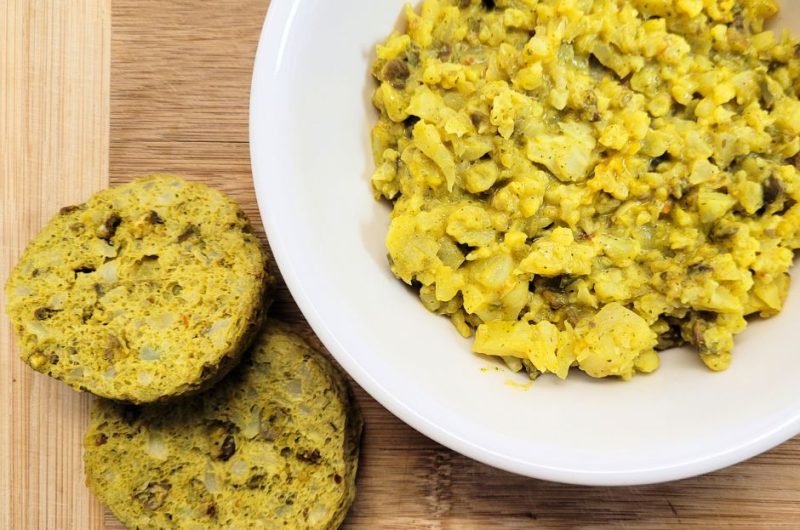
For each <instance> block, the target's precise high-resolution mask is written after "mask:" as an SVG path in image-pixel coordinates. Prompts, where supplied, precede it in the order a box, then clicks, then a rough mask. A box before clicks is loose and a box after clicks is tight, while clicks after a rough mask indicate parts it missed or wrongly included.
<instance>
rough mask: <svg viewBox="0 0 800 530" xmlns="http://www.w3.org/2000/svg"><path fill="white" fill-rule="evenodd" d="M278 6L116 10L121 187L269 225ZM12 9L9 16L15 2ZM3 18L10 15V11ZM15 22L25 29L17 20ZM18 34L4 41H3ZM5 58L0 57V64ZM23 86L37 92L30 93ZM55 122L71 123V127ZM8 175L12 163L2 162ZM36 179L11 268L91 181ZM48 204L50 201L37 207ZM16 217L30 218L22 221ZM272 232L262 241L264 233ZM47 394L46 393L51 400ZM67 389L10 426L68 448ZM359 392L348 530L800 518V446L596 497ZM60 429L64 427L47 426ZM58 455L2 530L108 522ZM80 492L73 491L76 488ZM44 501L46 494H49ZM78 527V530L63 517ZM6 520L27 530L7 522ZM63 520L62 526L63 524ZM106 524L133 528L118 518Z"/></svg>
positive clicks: (37, 460)
mask: <svg viewBox="0 0 800 530" xmlns="http://www.w3.org/2000/svg"><path fill="white" fill-rule="evenodd" d="M62 1H64V2H65V3H81V2H78V0H62ZM90 1H91V2H94V3H98V4H99V3H100V2H99V0H85V2H90ZM267 3H268V2H267V1H266V0H181V1H180V2H175V1H174V0H114V1H113V4H112V11H113V34H112V35H113V36H112V44H111V50H112V53H111V79H112V81H111V97H110V99H111V106H110V114H111V132H110V161H111V162H110V176H111V181H112V182H113V183H120V182H125V181H127V180H129V179H130V178H132V177H134V176H137V175H141V174H146V173H150V172H154V171H170V172H175V173H179V174H183V175H185V176H187V177H188V178H191V179H196V180H202V181H205V182H208V183H210V184H212V185H214V186H216V187H218V188H221V189H223V190H225V191H227V192H229V193H231V194H232V195H233V196H234V197H236V199H237V200H239V201H240V203H241V204H242V205H243V206H244V207H245V209H246V211H247V212H248V214H249V215H250V216H251V218H252V219H253V220H257V219H258V210H257V207H256V203H255V196H254V193H253V189H252V184H251V180H250V166H249V151H248V149H249V147H248V145H247V108H248V97H249V88H250V76H251V69H252V62H253V56H254V53H255V48H256V43H257V39H258V34H259V31H260V28H261V24H262V21H263V16H264V13H265V11H266V9H267ZM23 4H24V5H28V4H31V2H23V1H21V0H12V1H11V5H23ZM6 11H7V13H6V14H7V15H8V13H9V8H6ZM2 13H3V11H2V8H0V15H2ZM9 20H11V21H12V22H7V21H9ZM4 23H5V24H9V26H8V27H10V25H12V24H14V25H16V24H23V26H22V27H27V26H24V24H26V22H25V20H24V19H20V20H17V19H15V18H10V17H9V16H6V17H5V20H0V30H4V29H6V26H4V25H3V24H4ZM13 31H16V32H18V33H16V35H17V37H18V38H17V40H16V41H15V42H21V40H22V38H21V35H22V31H23V29H14V30H13ZM4 34H7V33H6V32H0V36H2V35H4ZM11 40H13V39H11V38H8V37H7V38H6V42H5V44H6V45H8V43H9V41H11ZM0 42H2V41H0ZM7 49H8V46H7V47H6V50H7ZM3 53H4V52H0V57H3ZM5 53H6V60H7V56H8V55H9V53H11V54H12V55H16V54H18V53H19V52H13V51H12V52H8V51H6V52H5ZM101 56H102V52H98V55H97V56H95V57H94V60H98V59H99V58H100V57H101ZM106 60H107V58H106ZM87 61H88V58H87ZM18 68H20V67H18ZM2 70H3V72H4V78H3V80H2V84H0V90H7V89H6V87H8V86H11V87H12V88H13V87H15V86H17V85H19V84H20V83H22V81H19V80H17V79H15V80H14V82H13V83H11V84H10V85H9V84H8V82H9V79H8V77H9V76H10V75H11V74H10V73H9V69H8V65H7V64H6V63H5V62H4V63H3V69H2ZM15 75H19V76H22V75H23V74H22V73H21V72H17V74H15ZM18 90H21V91H24V90H25V89H24V88H22V85H20V86H19V87H18ZM50 90H52V92H51V96H50V97H51V99H53V100H54V101H61V100H62V99H63V98H64V94H62V93H61V91H60V90H55V87H53V86H52V85H51V87H50ZM40 96H41V97H44V94H43V93H42V94H40ZM3 101H4V106H3V107H2V113H1V114H0V116H2V127H3V129H1V131H2V132H3V135H2V136H0V138H3V139H4V140H3V141H4V142H6V140H5V139H7V138H10V137H11V136H10V135H9V134H6V133H10V132H13V131H23V130H26V129H25V127H26V126H27V125H25V123H26V122H25V120H26V119H27V118H26V117H25V116H27V113H25V112H23V111H22V107H20V108H18V109H17V107H16V106H12V105H9V104H8V102H9V101H14V102H15V105H16V104H19V101H18V100H13V99H10V98H8V96H6V95H5V92H4V96H3ZM98 101H102V100H98ZM15 109H17V110H15ZM82 112H84V113H85V114H84V115H83V116H84V118H83V119H87V120H88V119H95V118H93V117H92V116H95V114H93V113H97V112H100V113H102V111H98V110H97V109H96V108H94V107H87V108H84V110H83V111H82ZM54 123H56V122H54V121H51V122H50V124H51V125H53V124H54ZM9 124H10V125H9ZM58 125H60V126H61V127H63V126H64V125H63V124H61V123H60V122H59V123H58ZM44 133H47V134H50V135H51V136H47V135H46V134H44ZM26 134H28V135H27V136H26V138H27V140H24V141H23V140H20V139H15V140H14V141H15V142H17V143H19V146H18V147H16V148H15V149H16V151H13V153H15V155H14V158H15V159H16V160H17V162H16V163H15V164H16V165H17V166H19V165H20V164H24V163H30V162H25V160H28V159H29V158H28V155H29V151H26V149H28V150H31V149H38V150H39V151H43V150H46V149H52V146H51V144H50V143H49V142H51V141H52V138H53V136H52V134H54V133H53V132H52V131H43V130H41V129H38V130H37V133H36V134H33V133H32V132H31V133H26ZM26 142H27V143H30V144H34V145H33V147H25V144H26ZM102 145H103V144H102V141H101V142H100V143H99V144H98V145H95V146H94V147H92V148H91V149H95V148H97V149H98V152H96V151H92V152H91V153H88V154H87V153H86V150H88V148H86V146H83V145H82V147H84V148H85V149H84V150H83V151H82V150H80V149H79V150H77V151H76V153H81V156H94V157H98V156H99V157H103V156H105V155H104V153H99V149H100V147H98V146H102ZM48 146H50V147H48ZM4 152H5V149H4ZM0 156H4V154H3V153H0ZM76 156H77V155H76ZM48 160H51V159H48ZM37 163H38V162H37ZM3 166H4V168H6V167H7V166H9V163H8V162H7V161H6V159H5V158H3ZM17 166H15V167H17ZM19 167H21V166H19ZM19 167H17V169H15V170H14V172H13V175H16V176H17V177H18V178H20V179H21V178H22V177H21V176H20V175H22V174H23V173H21V171H22V169H20V168H19ZM28 171H29V173H25V175H26V177H25V182H27V181H28V180H29V179H30V180H31V182H39V183H38V184H24V185H23V184H22V183H20V182H18V181H16V180H14V181H13V182H12V180H11V177H10V175H12V172H10V171H9V170H7V169H4V173H3V175H4V177H3V212H2V216H3V217H2V219H3V250H4V257H3V259H4V260H6V261H4V265H3V266H4V267H6V268H7V267H8V266H9V264H10V263H11V260H12V259H13V258H12V257H8V254H9V250H11V251H14V252H18V249H19V247H20V245H22V244H24V241H25V240H27V238H28V237H29V235H30V234H31V233H32V232H33V231H34V230H35V229H36V228H37V227H38V226H39V225H40V224H41V222H43V221H44V219H45V218H46V217H47V215H49V214H47V213H46V210H47V208H49V206H48V204H49V203H46V202H43V201H47V200H48V199H45V198H43V197H42V194H45V195H46V193H45V190H50V189H51V188H52V187H53V186H62V187H65V188H68V187H70V186H75V187H80V186H83V185H85V181H81V176H80V175H82V174H81V173H80V172H65V171H64V172H58V171H57V172H55V173H53V175H57V176H55V177H54V176H52V175H48V176H47V177H45V176H44V174H43V173H41V171H42V170H37V171H40V172H39V173H37V172H34V171H32V170H28ZM33 174H39V175H41V176H40V177H37V178H39V180H38V181H37V180H36V178H34V177H32V176H30V175H33ZM65 175H66V176H65ZM76 179H77V180H76ZM81 182H84V184H81ZM95 184H97V185H99V184H100V182H98V183H95ZM23 188H24V189H23ZM88 188H91V186H87V187H86V191H87V192H88ZM74 194H79V193H78V192H77V191H76V192H74ZM9 197H11V198H13V199H9ZM12 202H13V203H17V202H19V203H21V204H19V205H16V204H15V205H14V206H13V207H14V208H17V209H16V210H14V213H13V214H12V213H9V212H11V209H10V208H11V206H12V205H11V204H10V203H12ZM56 202H57V203H58V204H60V201H56ZM40 203H41V204H44V206H37V205H39V204H40ZM26 205H28V206H26ZM54 207H55V204H54V205H53V208H54ZM19 220H24V223H22V224H20V225H17V224H15V223H17V222H18V221H19ZM260 233H261V235H262V237H263V231H262V232H260ZM14 249H16V250H14ZM273 316H278V317H279V318H283V319H285V320H289V321H293V322H303V319H302V315H300V313H299V311H298V310H297V307H296V306H295V305H294V304H293V302H292V301H291V297H290V296H289V294H288V291H287V290H286V288H285V286H282V287H281V290H280V291H279V297H278V300H277V302H276V304H275V307H274V308H273ZM0 333H4V334H3V335H2V338H3V342H2V349H3V355H2V357H0V359H2V361H1V362H2V363H3V364H2V365H0V368H1V369H2V372H0V378H2V379H0V380H1V381H2V382H6V381H7V379H5V378H6V374H8V373H9V370H11V368H14V369H16V370H17V372H18V373H19V375H25V377H30V379H32V380H37V381H38V379H41V378H36V377H32V376H29V375H27V374H22V372H23V370H22V368H21V367H20V366H19V363H17V362H16V361H15V360H13V359H12V357H11V356H10V355H9V347H8V343H7V340H8V329H7V322H6V321H3V331H1V332H0ZM17 372H15V373H17ZM40 384H41V385H43V386H47V388H48V389H50V388H51V387H52V389H51V391H53V392H58V385H51V384H50V382H49V381H41V382H40ZM9 388H12V385H3V386H2V388H0V392H2V393H3V394H2V398H0V399H2V400H3V401H0V406H2V405H4V404H6V403H11V402H12V400H14V402H15V403H17V404H18V405H17V406H18V407H19V404H20V403H24V401H25V399H26V398H27V397H28V396H31V395H34V396H36V397H37V400H38V401H39V402H45V401H43V400H44V399H45V398H44V397H43V396H49V395H48V394H47V390H44V391H42V390H41V388H36V389H32V388H29V389H27V390H25V392H27V393H24V392H22V391H21V390H20V387H19V386H15V387H13V389H11V390H9ZM34 391H35V393H33V392H34ZM40 392H44V393H43V394H41V395H40ZM53 395H56V394H53ZM57 395H58V399H66V400H68V401H69V400H70V399H72V400H71V401H70V402H64V403H55V404H54V403H53V402H54V400H55V398H50V397H47V398H46V399H50V400H51V401H50V402H47V403H50V404H51V405H52V406H54V407H55V409H54V410H50V411H48V412H47V413H46V414H45V413H44V411H43V410H39V411H38V412H36V414H38V416H34V415H32V413H31V412H30V410H28V409H25V410H21V411H20V412H19V413H18V412H17V409H14V414H15V415H16V414H20V415H19V416H15V418H14V420H13V425H15V426H19V425H26V424H23V423H21V422H25V421H29V422H32V423H31V425H32V426H31V427H30V428H29V429H28V430H29V431H30V432H31V433H30V435H28V438H27V439H28V440H29V439H36V438H37V437H39V436H45V435H44V434H42V433H49V435H50V436H53V435H54V433H55V432H59V433H61V434H60V435H59V436H61V437H62V441H63V442H64V443H67V442H68V441H69V440H68V438H67V437H65V436H66V435H65V434H64V432H73V431H76V430H79V429H80V428H82V425H83V421H84V419H83V414H84V412H83V411H84V401H83V400H76V399H74V394H70V392H69V391H65V392H63V393H59V394H57ZM357 396H358V399H359V401H360V403H361V406H362V408H363V411H364V415H365V417H366V421H367V427H366V433H365V436H364V447H363V457H362V461H361V471H360V475H359V495H358V498H357V500H356V503H355V505H354V507H353V510H352V511H351V514H350V516H349V518H348V520H347V522H346V525H345V526H346V528H348V529H397V530H401V529H403V530H405V529H410V528H413V529H417V528H419V529H430V530H444V529H453V530H456V529H458V530H460V529H467V530H469V529H484V528H501V529H517V528H558V529H567V528H579V529H592V528H600V527H609V528H636V529H638V528H654V529H655V528H659V529H660V528H678V527H681V528H683V527H687V528H698V529H707V528H715V529H716V528H720V529H725V528H737V529H738V528H740V529H751V528H775V529H778V528H785V529H794V528H798V525H799V524H800V523H799V522H800V440H794V441H792V442H789V443H787V444H784V445H783V446H781V447H780V448H778V449H776V450H774V451H772V452H770V453H767V454H765V455H762V456H760V457H758V458H755V459H753V460H751V461H749V462H746V463H744V464H740V465H738V466H735V467H732V468H729V469H726V470H723V471H720V472H717V473H713V474H710V475H706V476H703V477H698V478H695V479H691V480H685V481H681V482H676V483H671V484H665V485H657V486H647V487H638V488H586V487H577V486H568V485H560V484H552V483H547V482H542V481H538V480H531V479H526V478H523V477H519V476H515V475H512V474H509V473H505V472H502V471H498V470H495V469H492V468H489V467H487V466H484V465H482V464H478V463H476V462H473V461H471V460H469V459H467V458H465V457H463V456H461V455H458V454H456V453H453V452H452V451H450V450H448V449H446V448H443V447H442V446H440V445H438V444H436V443H435V442H432V441H431V440H428V439H427V438H425V437H424V436H422V435H420V434H418V433H417V432H415V431H414V430H412V429H410V428H409V427H407V426H406V425H404V424H403V423H401V422H400V421H398V420H397V419H396V418H394V417H393V416H392V415H391V414H389V413H388V412H386V411H385V410H384V409H383V408H382V407H381V406H380V405H378V404H377V403H376V402H375V401H374V400H372V399H371V398H370V397H369V396H367V395H366V394H365V393H364V392H363V391H362V390H361V389H360V388H357ZM9 406H10V405H9ZM48 423H53V424H54V425H55V427H53V428H52V429H50V430H48V427H47V426H46V425H47V424H48ZM0 425H3V427H4V429H7V430H4V431H3V438H2V440H3V442H2V443H3V444H6V445H3V446H0V455H2V457H3V461H4V462H9V460H8V458H22V457H23V453H24V452H25V451H21V450H16V451H15V452H13V453H12V451H11V449H10V444H11V442H12V440H11V433H10V432H8V430H10V429H11V425H12V423H3V422H2V420H0ZM37 451H38V452H37ZM53 451H54V452H52V453H51V452H49V449H47V446H46V444H45V445H44V446H40V448H39V449H36V448H34V453H33V455H32V456H30V457H28V459H27V460H26V461H25V463H24V464H19V465H17V464H15V465H14V466H13V470H12V471H7V470H6V469H4V470H3V471H2V472H5V473H6V474H5V475H2V478H0V480H3V481H5V482H0V491H2V492H3V493H4V494H6V493H8V491H7V490H6V489H4V487H3V485H4V484H9V481H7V480H5V479H6V477H7V476H8V475H9V474H10V475H11V476H13V477H15V480H16V481H17V482H15V483H14V484H18V485H19V484H28V482H25V481H26V480H28V479H26V478H24V476H23V477H20V474H21V473H22V471H23V470H25V469H30V470H31V474H36V475H37V476H44V477H54V479H55V477H60V478H58V480H60V481H61V482H60V484H61V485H62V486H63V488H62V489H56V488H53V489H52V490H50V492H49V493H48V494H47V495H49V496H41V495H42V494H41V493H40V492H38V490H36V489H34V490H29V491H32V492H33V493H28V494H15V495H14V497H13V498H11V497H9V498H8V499H6V498H5V497H4V499H3V500H2V502H4V503H5V504H0V514H3V515H2V516H5V517H6V519H0V528H14V529H16V528H88V527H91V526H92V525H93V523H94V522H95V519H94V518H93V517H95V515H93V513H92V512H91V511H90V510H89V509H86V508H82V506H85V505H75V504H74V501H73V500H69V499H70V496H81V497H82V498H83V499H84V500H85V499H86V498H87V496H86V492H85V490H84V489H82V478H81V477H80V476H79V473H80V471H79V469H78V467H77V466H78V465H79V460H78V456H79V454H78V453H77V452H76V450H75V449H74V448H73V449H72V450H71V452H70V449H69V448H61V449H60V451H61V452H58V451H55V449H53ZM65 462H68V463H65ZM6 467H8V466H6ZM23 475H24V474H23ZM54 479H53V480H54ZM31 480H33V479H31ZM37 480H38V479H37ZM33 483H36V481H33ZM37 487H40V486H37ZM70 488H71V489H72V490H75V491H68V490H69V489H70ZM11 489H13V488H8V490H11ZM76 492H77V493H76ZM35 495H40V496H39V497H38V498H36V497H35ZM71 510H75V511H74V512H73V511H71ZM9 512H15V513H17V514H23V513H25V514H27V513H31V514H34V515H29V516H27V518H25V520H22V519H20V518H19V515H17V518H16V519H8V516H7V515H6V514H7V513H9ZM59 514H60V515H59ZM59 517H61V519H59ZM68 520H69V521H72V522H75V523H76V524H75V525H70V524H66V522H67V521H68ZM9 521H12V522H14V523H19V524H18V525H14V526H9V524H10V523H9ZM59 521H60V522H65V524H63V525H60V524H56V523H57V522H59ZM4 522H5V523H6V524H5V526H4ZM78 523H79V524H78ZM105 528H107V529H120V528H122V527H121V525H120V524H119V523H118V522H117V521H116V520H115V519H114V518H113V516H111V515H110V514H108V513H107V514H106V517H105Z"/></svg>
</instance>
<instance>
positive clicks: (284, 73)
mask: <svg viewBox="0 0 800 530" xmlns="http://www.w3.org/2000/svg"><path fill="white" fill-rule="evenodd" d="M403 3H404V0H381V1H375V0H337V1H336V2H331V1H330V0H294V1H292V0H273V1H272V5H271V6H270V10H269V15H268V17H267V22H266V25H265V27H264V31H263V34H262V37H261V43H260V46H259V50H258V57H257V60H256V68H255V74H254V80H253V92H252V98H251V115H250V127H251V134H250V139H251V150H252V163H253V175H254V180H255V185H256V191H257V195H258V202H259V206H260V209H261V215H262V218H263V220H264V224H265V226H266V230H267V233H268V235H269V241H270V244H271V246H272V250H273V252H274V254H275V258H276V259H277V262H278V264H279V265H280V269H281V271H282V273H283V276H284V278H285V280H286V283H287V284H288V285H289V288H290V289H291V292H292V294H293V296H294V298H295V299H296V301H297V303H298V304H299V306H300V308H301V309H302V311H303V313H304V315H305V316H306V318H307V319H308V321H309V323H310V324H311V326H312V327H313V328H314V330H315V331H316V332H317V334H318V335H319V337H320V338H321V339H322V341H323V342H324V343H325V345H326V346H327V347H328V348H329V349H330V351H331V353H333V355H334V356H335V357H336V359H337V360H338V361H339V363H341V365H342V366H343V367H344V369H345V370H347V371H348V372H349V373H350V375H352V376H353V378H354V379H355V380H356V381H357V382H358V383H359V384H360V385H361V386H362V387H363V388H364V389H365V390H366V391H367V392H369V393H370V394H371V395H372V396H373V397H375V399H377V400H378V401H379V402H380V403H381V404H382V405H384V406H385V407H386V408H387V409H389V410H390V411H391V412H393V413H394V414H395V415H397V416H398V417H399V418H401V419H402V420H403V421H405V422H406V423H408V424H409V425H411V426H412V427H414V428H415V429H417V430H419V431H420V432H422V433H423V434H425V435H427V436H429V437H430V438H433V439H434V440H436V441H438V442H440V443H442V444H444V445H446V446H447V447H450V448H452V449H454V450H456V451H458V452H460V453H463V454H465V455H467V456H469V457H472V458H474V459H476V460H479V461H481V462H484V463H486V464H489V465H492V466H496V467H499V468H502V469H506V470H508V471H512V472H514V473H519V474H523V475H528V476H531V477H537V478H542V479H547V480H554V481H560V482H568V483H577V484H592V485H623V484H645V483H653V482H660V481H667V480H674V479H680V478H684V477H689V476H693V475H697V474H701V473H706V472H709V471H712V470H715V469H719V468H722V467H724V466H728V465H730V464H734V463H736V462H739V461H742V460H744V459H747V458H750V457H752V456H754V455H756V454H758V453H760V452H762V451H765V450H767V449H770V448H772V447H774V446H776V445H777V444H780V443H781V442H783V441H785V440H787V439H789V438H790V437H792V436H795V435H797V434H798V433H800V390H799V389H800V386H798V373H797V366H798V360H799V358H798V353H800V346H798V345H800V326H798V325H797V320H798V316H800V282H798V281H795V283H794V286H793V287H792V292H791V294H790V296H789V301H788V304H787V306H786V309H785V311H784V312H783V313H782V314H781V315H780V316H779V317H777V318H774V319H771V320H766V321H759V322H757V323H754V324H752V325H751V326H750V327H749V328H748V330H747V331H746V332H745V333H743V334H742V335H741V336H740V337H739V338H738V342H737V346H736V349H735V351H734V362H733V366H732V367H731V368H730V369H729V370H728V371H727V372H724V373H719V374H714V373H711V372H710V371H708V370H707V369H706V368H705V367H704V366H703V365H702V363H701V362H700V361H699V359H698V358H697V356H696V355H695V354H693V353H691V352H689V351H671V352H669V353H665V354H664V355H663V356H662V359H663V366H662V368H661V369H660V370H658V372H656V373H655V374H653V375H650V376H639V377H635V378H634V380H633V381H631V382H628V383H621V382H618V381H611V380H602V381H597V380H591V379H589V378H587V377H582V376H580V375H577V374H575V375H572V376H570V377H569V378H568V379H567V380H566V381H563V382H562V381H559V380H557V379H556V378H555V377H543V378H541V379H540V380H539V381H537V382H536V383H535V384H534V385H533V386H532V387H531V388H529V389H527V390H526V389H525V388H522V387H520V385H519V384H516V383H521V382H524V378H523V377H521V376H518V375H514V374H510V373H508V372H507V371H505V370H503V369H497V368H498V365H496V364H494V363H492V362H491V361H488V360H486V359H484V358H481V357H478V356H476V355H474V354H472V353H470V345H471V343H470V341H469V340H465V339H463V338H461V337H460V336H459V335H458V334H457V333H456V331H455V330H454V329H453V327H452V326H451V324H450V322H449V321H447V320H446V319H444V318H439V317H435V316H433V315H431V314H430V313H428V312H427V311H426V310H425V309H424V308H423V307H422V305H421V304H420V302H419V301H418V299H417V297H416V296H415V295H414V294H413V293H412V292H410V290H408V289H407V288H405V287H404V286H403V285H402V284H401V283H400V282H399V281H398V280H396V279H395V278H394V277H393V276H392V274H391V272H390V271H389V267H388V265H387V261H386V250H385V247H384V237H385V234H386V230H387V226H388V217H389V210H388V208H387V206H385V205H382V204H379V203H377V202H375V201H374V200H373V198H372V191H371V189H370V185H369V177H370V174H371V172H372V170H373V164H372V159H371V156H370V144H369V130H370V128H371V126H372V124H373V123H374V122H375V121H376V119H377V115H376V112H375V111H374V110H373V109H372V107H371V106H370V104H369V96H370V94H371V92H372V90H373V88H374V84H373V81H372V80H371V79H370V77H369V66H370V63H371V60H372V57H373V50H374V47H375V45H376V44H377V43H379V42H380V41H382V39H383V38H384V37H385V36H386V35H388V33H389V31H390V30H391V29H392V28H393V27H394V26H395V25H396V23H397V21H398V15H399V13H400V11H401V8H402V6H403ZM787 9H788V10H789V11H791V12H792V13H793V14H794V15H795V16H794V17H789V19H790V20H800V5H797V4H795V3H791V7H790V8H787ZM487 368H488V369H487ZM509 382H513V383H514V384H508V383H509Z"/></svg>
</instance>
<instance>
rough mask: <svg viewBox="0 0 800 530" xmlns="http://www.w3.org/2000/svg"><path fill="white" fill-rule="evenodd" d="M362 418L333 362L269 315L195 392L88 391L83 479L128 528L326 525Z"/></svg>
mask: <svg viewBox="0 0 800 530" xmlns="http://www.w3.org/2000/svg"><path fill="white" fill-rule="evenodd" d="M361 428H362V420H361V415H360V412H359V410H358V408H357V406H356V404H355V401H354V400H353V398H352V396H351V393H350V387H349V386H348V384H347V381H346V379H345V378H344V376H343V375H342V374H341V372H340V371H339V370H338V369H337V368H336V367H335V366H334V365H333V364H332V363H331V362H330V361H329V360H328V359H327V358H326V357H325V356H324V355H322V354H321V353H320V352H318V351H316V350H314V349H313V348H311V347H309V346H308V344H307V343H306V342H304V341H303V339H302V338H301V337H300V336H298V335H296V334H295V333H293V332H292V331H291V330H290V328H288V327H287V326H286V325H284V324H281V323H278V322H273V321H270V322H269V324H268V325H267V326H266V330H265V332H264V333H263V335H261V337H260V338H259V339H258V340H257V342H256V343H255V344H254V346H253V348H252V349H251V353H250V354H249V355H248V356H246V357H245V358H244V360H243V361H242V363H241V365H240V366H239V367H238V368H237V369H236V370H234V371H233V372H232V373H231V374H230V375H229V376H228V377H227V378H226V379H224V380H223V381H222V382H220V383H219V384H218V385H216V386H215V387H214V388H212V389H211V390H209V391H207V392H205V393H203V394H200V395H198V396H196V397H193V398H191V399H189V400H181V401H179V402H177V403H175V404H157V405H149V406H144V407H136V406H131V405H124V404H119V403H114V402H110V401H99V402H98V403H97V404H96V405H95V408H94V409H93V411H92V413H91V419H90V426H89V430H88V432H87V434H86V438H85V452H84V459H85V464H86V465H85V467H86V475H87V483H88V485H89V487H90V488H91V489H92V491H94V493H95V494H96V495H97V496H98V497H99V498H100V499H101V500H102V501H103V502H104V503H106V504H107V505H108V506H109V508H110V509H111V510H112V511H113V512H114V514H115V515H116V516H117V517H118V518H119V519H120V520H121V521H122V522H123V523H124V524H125V525H126V526H127V527H128V528H198V529H202V528H231V529H233V528H238V529H249V528H314V529H328V528H336V527H338V526H339V524H341V522H342V521H343V519H344V517H345V515H346V513H347V511H348V509H349V507H350V505H351V504H352V502H353V499H354V497H355V477H356V470H357V465H358V454H359V441H360V436H361Z"/></svg>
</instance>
